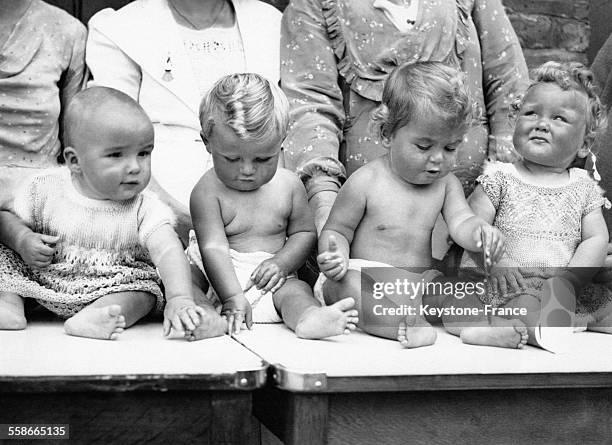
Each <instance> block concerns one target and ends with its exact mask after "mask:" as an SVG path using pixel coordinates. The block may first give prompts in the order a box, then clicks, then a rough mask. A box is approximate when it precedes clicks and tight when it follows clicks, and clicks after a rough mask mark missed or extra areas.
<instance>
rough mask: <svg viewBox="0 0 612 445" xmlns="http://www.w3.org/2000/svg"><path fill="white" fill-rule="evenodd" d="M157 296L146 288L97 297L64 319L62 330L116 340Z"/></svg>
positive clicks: (140, 316) (81, 335)
mask: <svg viewBox="0 0 612 445" xmlns="http://www.w3.org/2000/svg"><path fill="white" fill-rule="evenodd" d="M155 301H156V298H155V296H154V295H152V294H150V293H148V292H139V291H128V292H116V293H112V294H108V295H105V296H103V297H100V298H98V299H97V300H96V301H94V302H93V303H91V304H90V305H89V306H87V307H85V308H84V309H83V310H81V311H80V312H78V313H77V314H75V315H74V316H72V317H71V318H69V319H68V320H66V322H65V323H64V330H65V331H66V333H67V334H70V335H74V336H77V337H87V338H98V339H102V340H115V339H116V338H117V337H118V335H119V334H120V333H122V332H123V329H124V328H129V327H130V326H132V325H133V324H134V323H136V322H137V321H138V320H140V319H141V318H142V317H144V316H145V315H147V314H148V313H149V312H151V309H153V306H154V305H155Z"/></svg>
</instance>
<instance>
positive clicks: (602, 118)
mask: <svg viewBox="0 0 612 445" xmlns="http://www.w3.org/2000/svg"><path fill="white" fill-rule="evenodd" d="M530 77H531V83H530V85H529V87H528V88H527V90H526V91H525V93H523V94H521V95H518V96H517V97H516V98H515V99H514V101H512V103H511V104H510V117H511V118H513V119H516V117H517V116H518V113H519V111H520V110H521V106H522V105H523V100H524V98H525V95H526V94H527V92H528V91H529V90H530V89H531V88H533V87H534V86H535V85H538V84H542V83H554V84H555V85H557V86H558V87H559V88H561V89H562V90H564V91H569V90H573V91H579V92H582V93H584V94H585V95H586V96H587V114H586V129H585V132H584V133H585V134H584V144H585V147H586V148H589V149H591V147H592V146H593V142H594V141H595V138H596V137H597V135H598V134H599V133H601V132H602V131H603V130H604V129H605V128H606V126H607V123H608V119H607V115H606V111H605V108H604V107H603V105H602V103H601V100H600V99H599V96H598V91H597V87H596V85H595V83H594V82H593V72H592V71H591V70H590V69H588V68H587V67H586V66H584V65H583V64H582V63H579V62H552V61H551V62H546V63H544V64H542V65H540V66H539V67H537V68H534V69H533V70H532V71H531V76H530Z"/></svg>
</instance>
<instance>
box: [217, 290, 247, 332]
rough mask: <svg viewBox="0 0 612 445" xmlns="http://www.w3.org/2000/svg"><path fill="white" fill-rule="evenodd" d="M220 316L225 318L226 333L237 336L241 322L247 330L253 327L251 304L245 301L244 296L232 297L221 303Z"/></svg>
mask: <svg viewBox="0 0 612 445" xmlns="http://www.w3.org/2000/svg"><path fill="white" fill-rule="evenodd" d="M221 315H222V316H224V317H225V318H227V333H228V334H230V335H231V334H232V333H234V334H238V333H239V332H240V327H241V326H242V322H243V321H244V322H246V325H247V328H249V329H251V327H252V326H253V313H252V308H251V303H249V301H248V300H247V299H246V297H245V296H244V294H238V295H234V296H233V297H230V298H228V299H227V300H225V302H224V303H223V307H222V308H221Z"/></svg>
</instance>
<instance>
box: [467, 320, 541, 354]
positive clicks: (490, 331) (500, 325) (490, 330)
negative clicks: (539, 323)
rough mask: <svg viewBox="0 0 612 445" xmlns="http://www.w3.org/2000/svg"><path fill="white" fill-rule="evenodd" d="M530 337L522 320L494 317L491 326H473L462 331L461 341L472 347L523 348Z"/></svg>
mask: <svg viewBox="0 0 612 445" xmlns="http://www.w3.org/2000/svg"><path fill="white" fill-rule="evenodd" d="M528 337H529V335H528V334H527V327H526V326H525V324H524V323H523V322H522V321H520V320H516V319H514V320H507V319H505V318H500V317H493V318H492V319H491V324H490V325H489V326H471V327H469V328H465V329H463V330H462V331H461V340H462V341H463V343H467V344H470V345H482V346H498V347H500V348H518V349H520V348H522V347H523V346H525V344H526V343H527V339H528Z"/></svg>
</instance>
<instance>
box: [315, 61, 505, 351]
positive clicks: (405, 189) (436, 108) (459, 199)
mask: <svg viewBox="0 0 612 445" xmlns="http://www.w3.org/2000/svg"><path fill="white" fill-rule="evenodd" d="M476 115H477V113H476V110H475V105H474V104H473V102H472V100H471V99H470V96H469V94H468V92H467V87H466V85H465V84H464V82H463V77H462V75H461V74H460V73H459V72H458V71H456V70H454V69H452V68H449V67H448V66H446V65H443V64H441V63H437V62H423V63H413V64H404V65H402V66H400V67H398V68H397V69H396V70H395V71H394V72H393V73H392V74H391V75H390V76H389V78H388V79H387V82H386V83H385V86H384V90H383V97H382V104H381V106H380V107H379V108H378V109H377V110H376V111H375V112H374V113H373V116H372V120H373V123H374V124H375V127H377V128H378V131H379V134H380V138H381V141H382V143H383V144H384V146H385V147H386V148H387V149H388V153H387V154H385V155H384V156H382V157H380V158H377V159H375V160H374V161H371V162H369V163H368V164H366V165H365V166H363V167H361V168H360V169H359V170H357V171H356V172H355V173H353V175H352V176H351V177H349V179H348V180H347V182H346V183H345V184H344V186H343V187H342V188H341V190H340V192H339V194H338V197H337V199H336V201H335V203H334V206H333V208H332V210H331V213H330V216H329V219H328V220H327V223H326V224H325V226H324V228H323V231H322V233H321V237H320V239H319V252H320V253H319V255H318V257H317V261H318V263H319V268H320V270H321V272H322V273H323V274H324V277H322V278H321V279H320V282H321V281H323V283H322V284H320V286H322V291H323V296H324V298H325V300H326V302H327V303H328V304H333V303H335V302H337V301H341V300H343V299H344V298H347V297H353V298H355V299H356V300H357V307H358V309H359V310H360V313H359V327H360V328H361V329H362V330H364V331H365V332H367V333H369V334H373V335H377V336H381V337H385V338H391V339H397V340H398V341H399V342H400V343H401V344H402V346H404V347H407V348H414V347H419V346H425V345H430V344H432V343H434V342H435V339H436V331H435V330H434V328H433V327H432V326H431V325H430V324H429V323H428V322H427V321H426V320H425V319H424V317H421V316H420V315H419V310H418V309H417V308H418V306H420V305H421V303H422V302H421V298H423V296H422V294H419V295H417V294H416V293H415V294H405V295H398V294H394V295H393V296H388V295H383V296H380V295H378V296H376V297H375V298H363V297H362V295H361V280H362V274H361V270H362V268H364V267H370V268H371V267H377V268H378V267H380V268H382V269H381V270H382V271H383V272H384V271H387V272H388V273H387V274H386V275H385V274H384V273H383V276H387V277H388V278H389V280H392V279H393V280H397V279H399V280H400V281H403V280H409V281H410V282H413V283H418V282H422V283H424V282H429V281H430V280H433V279H436V277H437V276H439V275H441V274H440V273H438V272H436V271H432V270H429V269H431V267H432V254H431V251H432V250H431V235H432V232H433V228H434V225H435V223H436V220H437V219H438V217H439V215H440V214H442V216H443V218H444V220H445V222H446V224H447V225H448V229H449V233H450V236H451V237H452V238H453V240H454V241H455V242H457V243H458V244H459V245H461V246H462V247H463V248H465V249H468V250H471V251H477V250H480V248H481V246H482V240H483V239H484V243H485V248H486V251H487V252H488V257H489V259H490V261H491V262H495V261H496V260H497V259H498V258H499V257H500V256H501V254H502V252H503V249H504V241H503V236H502V235H501V232H499V231H498V230H497V229H496V228H494V227H492V226H491V225H490V224H488V223H487V222H485V221H484V220H483V219H482V218H479V217H477V216H476V215H475V214H474V212H472V210H471V209H470V207H469V206H468V204H467V202H466V199H465V196H464V193H463V189H462V187H461V184H460V182H459V180H458V179H457V178H456V177H455V175H454V174H453V173H451V168H452V167H453V165H454V162H455V158H456V155H457V153H456V152H457V149H458V147H459V146H460V144H461V142H462V140H463V137H464V134H465V132H466V131H467V129H468V128H469V126H470V123H471V122H472V121H473V119H474V117H475V116H476ZM398 268H402V269H398ZM368 273H370V270H368ZM389 282H391V281H389ZM432 301H433V300H432ZM402 305H406V306H408V305H410V306H411V307H413V308H415V312H413V313H408V314H402V313H401V311H396V312H394V311H385V312H384V313H382V312H381V310H380V308H381V307H384V308H393V307H397V308H400V307H402ZM375 306H378V308H379V309H378V310H377V309H376V308H375Z"/></svg>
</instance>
